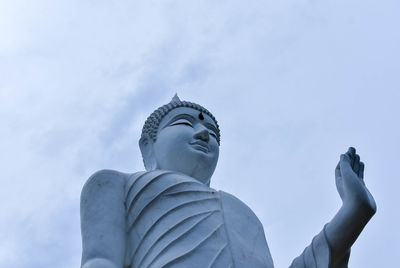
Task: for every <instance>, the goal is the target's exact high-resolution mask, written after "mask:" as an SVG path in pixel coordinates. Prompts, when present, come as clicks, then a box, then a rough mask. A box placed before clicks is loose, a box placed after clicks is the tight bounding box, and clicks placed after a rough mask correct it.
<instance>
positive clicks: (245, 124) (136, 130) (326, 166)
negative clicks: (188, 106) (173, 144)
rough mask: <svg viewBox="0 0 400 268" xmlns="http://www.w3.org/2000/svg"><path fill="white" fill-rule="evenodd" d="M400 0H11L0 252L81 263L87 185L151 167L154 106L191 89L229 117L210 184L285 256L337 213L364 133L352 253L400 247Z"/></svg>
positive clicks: (3, 23)
mask: <svg viewBox="0 0 400 268" xmlns="http://www.w3.org/2000/svg"><path fill="white" fill-rule="evenodd" d="M399 8H400V2H399V1H396V0H382V1H379V2H377V1H371V0H363V1H361V0H352V1H345V0H336V1H333V0H328V1H322V2H321V1H314V0H307V1H306V0H288V1H272V0H268V1H236V0H234V1H224V0H222V1H183V0H180V1H169V0H168V1H141V2H138V1H89V0H84V1H82V0H80V1H78V0H70V1H46V0H37V1H27V0H25V1H22V0H13V1H11V0H9V1H8V0H5V1H1V2H0V38H1V39H0V40H1V41H0V120H1V128H0V129H1V131H0V151H1V154H0V162H1V172H2V175H1V185H2V186H1V187H0V196H1V205H0V266H1V267H9V268H17V267H18V268H19V267H23V268H31V267H32V268H33V267H35V268H37V267H43V268H47V267H49V268H50V267H51V268H53V267H60V268H69V267H79V264H80V255H81V241H80V222H79V196H80V191H81V188H82V185H83V184H84V182H85V181H86V179H87V178H88V177H89V176H90V175H91V174H92V173H93V172H95V171H96V170H99V169H104V168H110V169H117V170H120V171H124V172H135V171H139V170H142V169H143V167H142V161H141V156H140V152H139V149H138V146H137V140H138V138H139V135H140V131H141V127H142V124H143V122H144V120H145V118H146V117H147V116H148V115H149V114H150V113H151V112H152V111H153V110H154V109H155V108H157V107H158V106H160V105H162V104H165V103H167V102H169V100H170V99H171V98H172V96H173V94H174V93H175V92H178V93H179V95H180V97H181V99H185V100H190V101H194V102H197V103H200V104H202V105H204V106H205V107H207V108H208V109H209V110H210V111H211V112H213V114H214V115H215V116H216V118H217V119H218V121H219V122H220V126H221V129H222V142H221V148H220V149H221V154H220V161H219V164H218V167H217V170H216V172H215V174H214V176H213V180H212V187H214V188H216V189H223V190H225V191H227V192H230V193H232V194H234V195H236V196H237V197H239V198H240V199H241V200H243V201H244V202H245V203H246V204H248V205H249V206H250V207H251V208H252V209H253V210H254V211H255V213H256V214H257V215H258V216H259V218H260V220H261V221H262V223H263V225H264V229H265V233H266V237H267V241H268V243H269V246H270V250H271V253H272V256H273V258H274V262H275V265H276V267H287V266H288V265H289V264H290V263H291V260H292V259H293V258H294V257H296V256H297V255H299V254H300V253H301V252H302V250H303V249H304V248H305V247H306V246H307V245H308V244H309V243H310V241H311V239H312V237H313V236H314V235H315V234H317V233H318V232H319V231H320V230H321V229H322V227H323V225H324V224H325V223H327V222H328V221H329V220H330V219H331V218H332V217H333V216H334V214H335V212H336V211H337V210H338V208H339V206H340V199H339V196H338V194H337V192H336V188H335V183H334V168H335V166H336V163H337V161H338V159H339V155H340V153H342V152H344V151H346V150H347V147H348V146H355V147H356V148H357V150H358V152H359V153H360V155H361V158H362V160H363V161H364V162H365V163H366V170H365V172H366V174H365V179H366V182H367V185H368V187H369V188H370V190H371V192H372V193H373V195H374V197H375V199H376V202H377V205H378V212H377V214H376V215H375V217H374V218H373V219H372V220H371V222H370V223H369V224H368V225H367V227H366V228H365V230H364V232H363V233H362V234H361V236H360V237H359V239H358V240H357V242H356V243H355V245H354V246H353V248H352V255H351V258H350V267H395V266H397V263H398V252H399V249H400V246H399V241H400V231H399V226H400V216H399V208H398V206H399V205H400V197H399V194H398V192H399V188H400V182H399V176H398V171H397V167H398V166H399V165H398V161H399V157H398V156H399V153H398V150H399V149H400V148H399V147H400V146H399V145H400V142H399V138H400V127H399V114H400V108H399V101H400V91H399V89H400V87H399V86H400V83H399V70H400V53H399V47H400V32H399V30H398V26H399V25H400V17H399V16H398V10H399Z"/></svg>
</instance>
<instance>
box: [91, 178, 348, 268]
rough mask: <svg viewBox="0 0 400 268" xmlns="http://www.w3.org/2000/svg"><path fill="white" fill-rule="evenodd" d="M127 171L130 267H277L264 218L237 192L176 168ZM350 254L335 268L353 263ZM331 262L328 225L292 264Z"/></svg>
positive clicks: (127, 259) (324, 264) (295, 267)
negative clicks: (266, 232)
mask: <svg viewBox="0 0 400 268" xmlns="http://www.w3.org/2000/svg"><path fill="white" fill-rule="evenodd" d="M104 172H105V173H108V174H109V175H111V174H113V173H114V174H115V173H116V172H115V171H103V173H104ZM118 174H119V175H122V173H118ZM102 175H104V174H102ZM109 175H107V176H109ZM94 176H96V174H95V175H94ZM123 176H124V177H125V187H124V189H125V190H124V192H125V198H124V200H125V203H124V207H125V217H126V236H127V239H126V241H127V242H126V250H125V261H124V263H125V265H124V267H125V268H161V267H172V268H187V267H189V268H213V267H214V268H272V267H274V265H273V261H272V258H271V254H270V251H269V248H268V244H267V242H266V239H265V234H264V230H263V227H262V224H261V222H260V221H259V219H258V218H257V216H256V215H255V214H254V213H253V212H252V211H251V209H250V208H249V207H247V206H246V205H245V204H244V203H243V202H241V201H240V200H239V199H237V198H236V197H234V196H232V195H230V194H228V193H225V192H223V191H216V190H214V189H212V188H210V187H208V186H207V185H205V184H203V183H201V182H199V181H197V180H195V179H194V178H191V177H189V176H187V175H184V174H182V173H177V172H172V171H165V170H155V171H149V172H138V173H134V174H123ZM85 198H90V196H86V197H85ZM348 258H349V254H347V255H346V256H344V257H343V259H342V260H341V261H340V262H336V263H337V265H335V267H347V261H348ZM330 262H331V260H330V247H329V243H328V241H327V239H326V235H325V232H324V230H323V231H321V233H319V234H318V235H317V236H316V237H314V239H313V240H312V243H311V244H310V245H309V246H308V247H307V248H306V249H305V250H304V251H303V253H302V254H301V255H300V256H299V257H297V258H296V259H295V260H294V261H293V262H292V264H291V266H290V267H293V268H303V267H304V268H309V267H332V266H331V265H330Z"/></svg>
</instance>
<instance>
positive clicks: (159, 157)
mask: <svg viewBox="0 0 400 268" xmlns="http://www.w3.org/2000/svg"><path fill="white" fill-rule="evenodd" d="M216 129H217V127H216V125H215V123H214V121H213V120H212V119H211V118H210V117H209V116H208V115H206V114H203V113H201V112H199V111H198V110H195V109H192V108H187V107H180V108H175V109H173V110H171V111H170V112H169V113H168V114H167V115H166V116H165V117H164V118H163V119H162V120H161V122H160V125H159V128H158V133H157V140H156V142H154V143H153V146H152V147H153V148H152V149H153V157H154V158H155V161H156V164H157V169H164V170H173V171H179V172H182V173H185V174H187V175H189V176H191V177H193V178H195V179H197V180H199V181H201V182H203V183H205V184H209V182H210V178H211V175H212V174H213V172H214V170H215V167H216V165H217V161H218V156H219V145H218V142H217V139H216V131H217V130H216Z"/></svg>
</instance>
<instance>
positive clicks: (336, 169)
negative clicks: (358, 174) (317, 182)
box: [335, 161, 341, 178]
mask: <svg viewBox="0 0 400 268" xmlns="http://www.w3.org/2000/svg"><path fill="white" fill-rule="evenodd" d="M340 175H341V174H340V161H339V162H338V164H337V165H336V168H335V177H336V178H339V177H340Z"/></svg>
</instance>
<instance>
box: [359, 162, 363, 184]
mask: <svg viewBox="0 0 400 268" xmlns="http://www.w3.org/2000/svg"><path fill="white" fill-rule="evenodd" d="M364 167H365V165H364V163H363V162H360V169H359V170H358V177H359V178H360V179H361V180H362V181H363V182H364Z"/></svg>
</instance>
